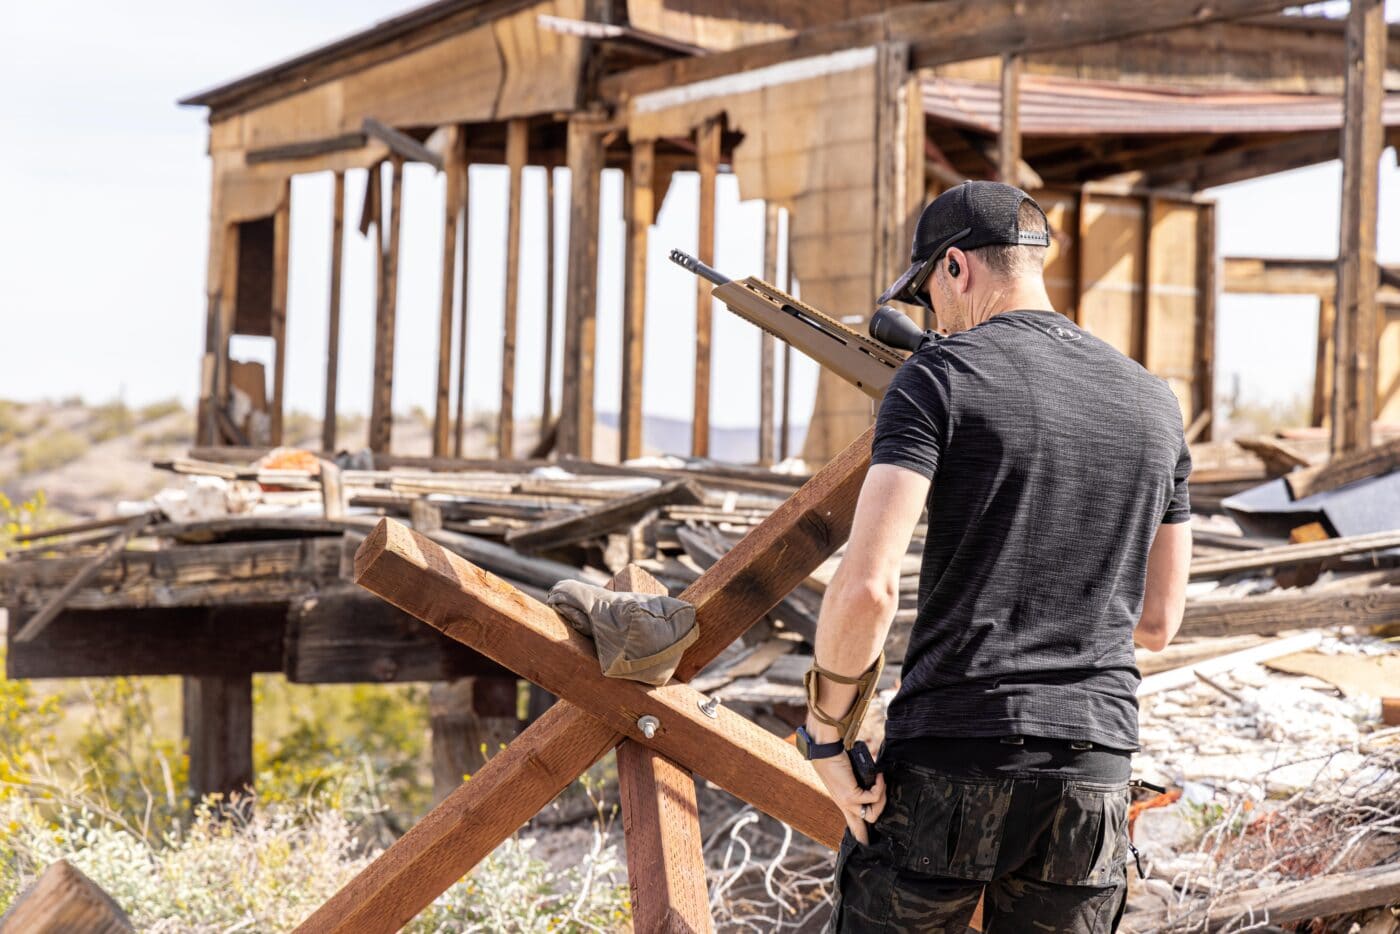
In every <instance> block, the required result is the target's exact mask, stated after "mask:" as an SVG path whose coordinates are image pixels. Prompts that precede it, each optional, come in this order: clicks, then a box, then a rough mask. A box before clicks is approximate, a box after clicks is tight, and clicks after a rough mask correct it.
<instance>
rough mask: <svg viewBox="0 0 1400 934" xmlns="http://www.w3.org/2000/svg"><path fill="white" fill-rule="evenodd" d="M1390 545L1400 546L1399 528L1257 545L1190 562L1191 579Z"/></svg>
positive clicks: (1275, 566) (1286, 564)
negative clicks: (1258, 546) (1292, 543)
mask: <svg viewBox="0 0 1400 934" xmlns="http://www.w3.org/2000/svg"><path fill="white" fill-rule="evenodd" d="M1391 548H1400V531H1389V532H1372V533H1369V534H1366V535H1347V536H1343V537H1341V538H1328V539H1324V540H1322V541H1318V542H1306V543H1303V544H1296V545H1279V546H1277V547H1275V548H1258V549H1255V550H1253V551H1244V552H1240V553H1239V554H1230V555H1220V556H1218V557H1212V558H1198V559H1197V560H1195V561H1192V562H1191V580H1202V579H1206V578H1212V577H1224V576H1225V575H1227V574H1235V573H1238V572H1240V571H1249V570H1263V569H1265V568H1280V567H1289V566H1291V565H1296V564H1303V563H1306V562H1310V561H1321V560H1323V559H1326V558H1340V557H1345V556H1347V555H1362V554H1367V553H1368V552H1378V551H1386V550H1389V549H1391Z"/></svg>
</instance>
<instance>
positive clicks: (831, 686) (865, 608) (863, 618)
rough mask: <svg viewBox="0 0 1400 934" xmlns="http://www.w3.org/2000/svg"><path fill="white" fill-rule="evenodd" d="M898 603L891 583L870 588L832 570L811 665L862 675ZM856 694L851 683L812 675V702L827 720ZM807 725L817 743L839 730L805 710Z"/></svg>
mask: <svg viewBox="0 0 1400 934" xmlns="http://www.w3.org/2000/svg"><path fill="white" fill-rule="evenodd" d="M898 601H899V595H898V589H897V586H896V587H894V588H890V587H885V588H879V589H875V588H867V587H864V586H851V585H847V584H846V583H845V581H844V580H843V579H842V577H841V574H840V572H839V571H838V572H837V575H836V577H835V578H833V580H832V582H831V586H829V587H828V588H827V591H826V596H825V597H824V598H823V600H822V608H821V613H820V615H819V617H818V620H817V638H816V646H815V648H814V657H815V660H816V663H817V664H818V665H820V666H821V667H822V668H824V669H826V670H828V671H833V672H835V673H837V674H840V675H845V676H847V677H851V678H855V677H858V676H859V675H861V674H863V673H864V672H865V671H866V670H867V669H869V668H870V666H871V665H872V664H873V663H874V662H875V659H876V658H877V657H879V655H880V650H881V649H882V648H883V647H884V644H885V637H886V636H887V635H888V634H889V629H890V623H891V622H892V621H893V619H894V612H895V609H896V608H897V606H898ZM856 695H857V688H856V686H855V685H854V684H841V683H839V682H835V681H832V680H831V679H829V678H824V677H818V678H817V706H818V707H819V708H820V709H821V711H822V713H824V714H826V715H827V716H829V717H831V718H833V719H840V718H842V717H844V716H845V715H846V713H847V712H848V711H849V710H850V709H851V706H852V705H853V704H854V703H855V700H856ZM807 723H808V730H809V731H810V732H811V733H812V735H813V737H814V738H815V739H817V740H818V741H819V742H830V741H832V740H834V739H836V738H837V737H838V736H839V735H840V730H838V729H837V728H836V727H834V726H832V725H830V724H827V723H822V722H821V721H819V720H817V719H816V718H815V717H814V716H812V715H811V713H810V712H809V713H808V717H807Z"/></svg>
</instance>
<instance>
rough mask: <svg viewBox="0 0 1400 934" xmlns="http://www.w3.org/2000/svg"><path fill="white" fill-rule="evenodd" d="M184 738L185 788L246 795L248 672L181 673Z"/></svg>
mask: <svg viewBox="0 0 1400 934" xmlns="http://www.w3.org/2000/svg"><path fill="white" fill-rule="evenodd" d="M183 691H184V708H183V721H184V736H185V739H186V741H188V743H189V755H190V773H189V785H190V791H191V792H192V793H193V794H194V797H195V800H198V799H200V798H202V797H204V796H205V795H210V794H215V793H218V794H222V795H224V797H225V801H227V798H228V796H229V795H231V794H239V795H246V794H247V793H248V790H249V786H251V785H252V783H253V676H252V675H251V674H249V673H246V672H244V673H240V674H229V675H214V676H211V677H186V678H184V679H183Z"/></svg>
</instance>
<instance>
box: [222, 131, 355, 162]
mask: <svg viewBox="0 0 1400 934" xmlns="http://www.w3.org/2000/svg"><path fill="white" fill-rule="evenodd" d="M367 140H368V137H367V136H366V135H365V134H364V133H342V134H340V135H339V136H328V137H325V138H323V139H308V140H302V141H300V142H296V143H282V144H281V145H277V146H262V147H259V148H257V149H249V150H248V151H246V152H245V153H244V154H243V161H244V162H245V163H247V164H248V165H260V164H262V163H264V162H284V161H286V160H289V159H313V158H315V157H316V156H325V155H329V154H330V153H333V152H345V151H346V150H349V149H361V148H363V147H364V145H365V143H366V141H367Z"/></svg>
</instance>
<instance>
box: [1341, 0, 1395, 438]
mask: <svg viewBox="0 0 1400 934" xmlns="http://www.w3.org/2000/svg"><path fill="white" fill-rule="evenodd" d="M1385 42H1386V23H1385V2H1384V0H1352V3H1351V12H1350V13H1349V14H1348V16H1347V31H1346V93H1345V115H1344V122H1343V124H1342V223H1341V244H1340V247H1339V249H1338V251H1337V324H1336V338H1335V341H1336V343H1335V346H1336V350H1335V358H1334V359H1335V367H1336V375H1335V377H1334V379H1333V400H1332V434H1331V442H1332V445H1331V446H1332V455H1333V456H1334V457H1335V456H1336V455H1338V454H1345V453H1348V452H1351V451H1360V450H1364V449H1366V448H1368V447H1370V446H1371V422H1372V421H1373V420H1374V419H1375V410H1376V371H1375V357H1376V342H1377V333H1378V331H1377V322H1376V314H1377V310H1376V288H1377V285H1378V284H1379V280H1378V275H1379V272H1378V270H1377V268H1376V201H1377V199H1378V197H1379V177H1380V158H1381V148H1382V144H1383V134H1384V127H1383V126H1382V125H1381V99H1382V96H1383V95H1384V93H1385V89H1384V87H1383V86H1382V81H1383V79H1384V76H1385Z"/></svg>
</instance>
